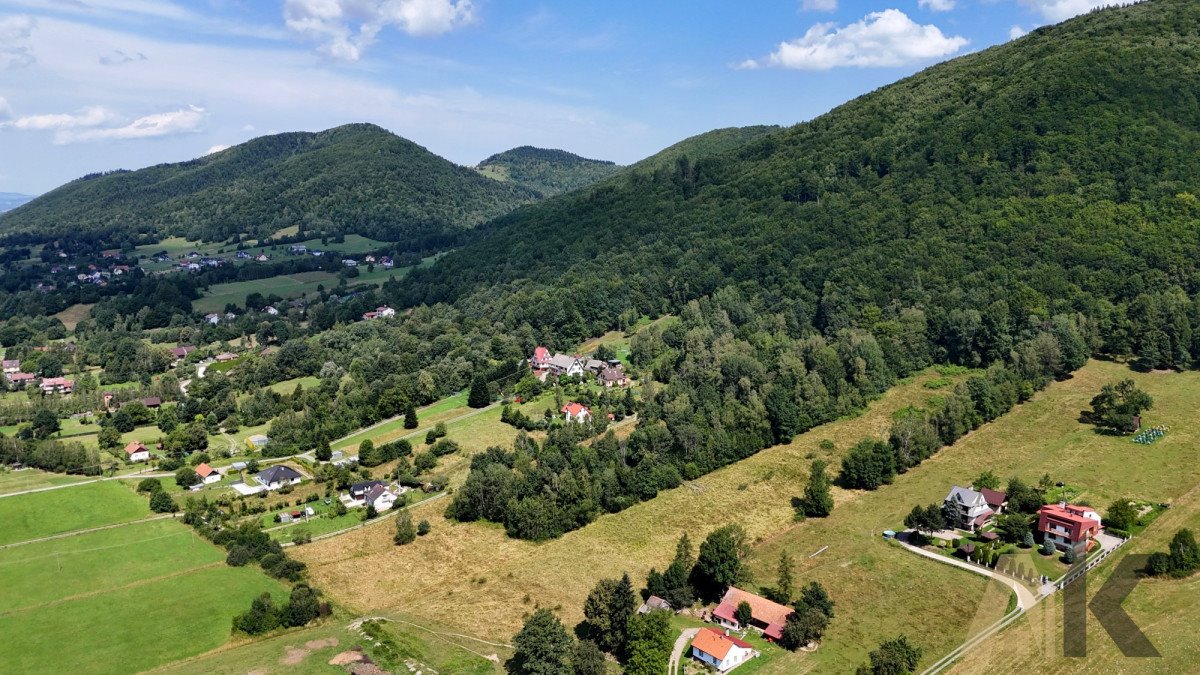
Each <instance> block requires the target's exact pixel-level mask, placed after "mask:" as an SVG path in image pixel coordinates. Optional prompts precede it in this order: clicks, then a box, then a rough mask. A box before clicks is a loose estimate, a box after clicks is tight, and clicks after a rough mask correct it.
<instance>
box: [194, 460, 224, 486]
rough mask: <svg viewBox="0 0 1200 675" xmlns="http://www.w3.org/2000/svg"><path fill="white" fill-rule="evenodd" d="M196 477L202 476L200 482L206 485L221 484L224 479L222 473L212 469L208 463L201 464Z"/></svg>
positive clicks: (197, 468) (198, 466)
mask: <svg viewBox="0 0 1200 675" xmlns="http://www.w3.org/2000/svg"><path fill="white" fill-rule="evenodd" d="M196 475H197V476H200V480H201V481H202V482H203V483H204V484H205V485H208V484H210V483H216V482H219V481H220V480H221V478H222V476H221V472H220V471H217V470H216V469H214V468H212V467H211V466H209V465H208V464H207V463H201V464H198V465H197V466H196Z"/></svg>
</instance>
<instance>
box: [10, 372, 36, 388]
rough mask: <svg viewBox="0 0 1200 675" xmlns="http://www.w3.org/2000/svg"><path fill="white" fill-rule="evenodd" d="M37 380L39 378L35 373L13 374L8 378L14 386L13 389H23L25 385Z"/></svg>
mask: <svg viewBox="0 0 1200 675" xmlns="http://www.w3.org/2000/svg"><path fill="white" fill-rule="evenodd" d="M36 379H37V376H36V375H34V374H33V373H13V374H11V375H9V376H8V383H9V384H10V385H12V387H13V389H23V388H24V387H25V385H27V384H29V383H30V382H33V381H34V380H36Z"/></svg>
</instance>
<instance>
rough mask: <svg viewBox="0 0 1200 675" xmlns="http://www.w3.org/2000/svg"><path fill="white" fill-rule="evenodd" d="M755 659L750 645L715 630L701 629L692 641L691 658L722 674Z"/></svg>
mask: <svg viewBox="0 0 1200 675" xmlns="http://www.w3.org/2000/svg"><path fill="white" fill-rule="evenodd" d="M754 657H755V652H754V647H752V646H751V645H750V643H748V642H745V641H743V640H739V639H737V638H735V637H733V636H731V635H725V634H723V633H722V632H721V631H719V630H717V629H716V628H701V629H700V632H699V633H696V637H695V638H694V639H693V640H692V658H694V659H697V660H698V661H700V662H701V663H704V664H707V665H710V666H712V667H714V668H716V669H717V672H719V673H724V672H726V671H728V670H730V669H732V668H734V667H736V666H738V665H740V664H742V663H744V662H746V661H749V660H750V659H752V658H754Z"/></svg>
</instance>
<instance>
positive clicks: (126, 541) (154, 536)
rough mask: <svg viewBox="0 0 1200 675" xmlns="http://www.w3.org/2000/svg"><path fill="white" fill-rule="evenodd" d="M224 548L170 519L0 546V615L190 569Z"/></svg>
mask: <svg viewBox="0 0 1200 675" xmlns="http://www.w3.org/2000/svg"><path fill="white" fill-rule="evenodd" d="M224 559H225V554H224V552H223V551H221V550H220V549H218V548H217V547H215V546H213V545H212V544H210V543H208V542H207V541H204V540H203V539H200V538H199V537H198V536H197V535H196V534H195V533H194V532H193V531H192V529H191V528H189V527H187V526H185V525H183V524H181V523H177V522H175V521H173V520H155V521H150V522H145V523H133V524H130V525H125V526H123V527H117V528H113V529H109V530H99V531H96V532H88V533H85V534H80V535H78V536H74V537H65V538H62V539H53V540H50V541H43V542H38V543H35V544H27V545H24V546H14V547H12V548H7V549H0V574H2V575H3V577H4V579H5V582H4V592H3V593H0V614H3V613H7V612H11V611H13V610H17V609H23V608H26V607H33V606H36V605H42V604H45V603H49V602H53V601H56V600H62V599H63V598H69V597H72V596H76V595H81V594H85V593H89V592H95V591H97V590H104V589H111V588H118V587H121V586H126V585H129V584H132V583H136V582H139V581H143V580H146V579H153V578H156V577H161V576H165V575H168V574H173V573H178V572H180V571H184V570H189V569H194V568H198V567H202V566H205V565H211V564H212V563H217V562H221V561H223V560H224Z"/></svg>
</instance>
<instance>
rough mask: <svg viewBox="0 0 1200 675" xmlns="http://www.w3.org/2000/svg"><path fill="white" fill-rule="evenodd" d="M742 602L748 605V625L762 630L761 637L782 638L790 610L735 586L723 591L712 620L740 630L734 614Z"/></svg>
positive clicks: (740, 626)
mask: <svg viewBox="0 0 1200 675" xmlns="http://www.w3.org/2000/svg"><path fill="white" fill-rule="evenodd" d="M743 602H745V603H747V604H749V605H750V625H752V626H754V627H755V628H758V629H760V630H762V634H763V636H764V637H766V638H767V639H768V640H778V639H779V638H780V637H782V635H783V624H784V623H786V622H787V618H788V616H789V615H790V614H791V613H792V611H793V610H792V608H791V607H788V606H786V605H781V604H779V603H777V602H771V601H770V600H768V599H766V598H764V597H762V596H759V595H755V594H753V593H748V592H746V591H743V590H742V589H740V588H738V587H736V586H730V587H729V590H728V591H725V597H723V598H721V604H719V605H717V608H716V609H714V610H713V618H715V619H716V620H717V623H719V624H721V625H722V626H724V627H726V628H731V629H733V630H741V629H742V625H741V624H739V623H738V621H737V618H736V612H737V608H738V605H739V604H741V603H743Z"/></svg>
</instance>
